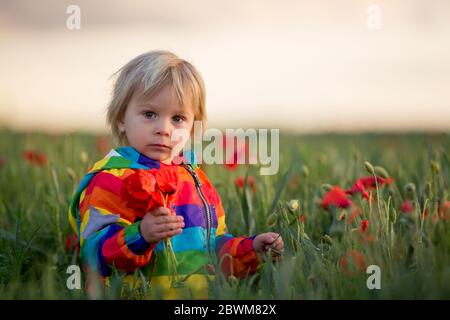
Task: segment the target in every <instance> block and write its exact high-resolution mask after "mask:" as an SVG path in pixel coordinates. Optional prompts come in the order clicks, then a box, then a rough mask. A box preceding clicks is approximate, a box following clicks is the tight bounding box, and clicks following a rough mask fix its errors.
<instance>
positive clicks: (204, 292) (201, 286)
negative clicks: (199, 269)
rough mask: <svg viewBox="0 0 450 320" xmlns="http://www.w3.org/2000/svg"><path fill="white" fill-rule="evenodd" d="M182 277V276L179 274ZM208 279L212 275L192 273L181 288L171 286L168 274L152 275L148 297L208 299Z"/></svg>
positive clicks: (210, 279)
mask: <svg viewBox="0 0 450 320" xmlns="http://www.w3.org/2000/svg"><path fill="white" fill-rule="evenodd" d="M180 277H182V276H180ZM208 279H209V281H213V280H214V276H213V275H203V274H193V275H191V276H190V277H189V278H188V279H187V280H186V281H185V282H184V286H183V287H181V288H171V287H170V283H171V277H170V276H158V277H153V278H152V280H151V283H150V288H151V290H150V292H151V293H150V296H149V298H150V299H168V300H173V299H208Z"/></svg>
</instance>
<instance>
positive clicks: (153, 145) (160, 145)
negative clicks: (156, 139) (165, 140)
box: [149, 143, 172, 150]
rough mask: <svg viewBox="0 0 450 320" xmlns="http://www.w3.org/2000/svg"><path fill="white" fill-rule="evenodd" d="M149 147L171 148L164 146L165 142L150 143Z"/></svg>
mask: <svg viewBox="0 0 450 320" xmlns="http://www.w3.org/2000/svg"><path fill="white" fill-rule="evenodd" d="M149 147H151V148H154V149H161V150H170V149H172V148H171V147H169V146H166V145H165V144H160V143H153V144H150V145H149Z"/></svg>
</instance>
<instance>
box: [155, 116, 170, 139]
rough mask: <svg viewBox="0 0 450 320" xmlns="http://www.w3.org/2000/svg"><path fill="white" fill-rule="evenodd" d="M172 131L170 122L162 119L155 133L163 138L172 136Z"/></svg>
mask: <svg viewBox="0 0 450 320" xmlns="http://www.w3.org/2000/svg"><path fill="white" fill-rule="evenodd" d="M171 130H172V128H171V123H170V121H168V120H165V119H161V120H160V121H159V122H158V124H157V126H156V130H155V133H156V134H158V135H162V136H170V132H171Z"/></svg>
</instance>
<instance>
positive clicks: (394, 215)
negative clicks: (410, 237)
mask: <svg viewBox="0 0 450 320" xmlns="http://www.w3.org/2000/svg"><path fill="white" fill-rule="evenodd" d="M389 219H390V220H391V222H392V223H395V222H396V221H397V211H396V210H395V209H393V210H392V211H390V212H389Z"/></svg>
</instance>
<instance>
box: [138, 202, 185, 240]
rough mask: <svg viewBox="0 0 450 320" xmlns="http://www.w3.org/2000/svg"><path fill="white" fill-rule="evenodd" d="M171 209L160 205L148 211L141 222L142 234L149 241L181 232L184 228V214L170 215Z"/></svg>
mask: <svg viewBox="0 0 450 320" xmlns="http://www.w3.org/2000/svg"><path fill="white" fill-rule="evenodd" d="M169 214H170V209H169V208H165V207H159V208H156V209H155V210H153V211H151V212H147V214H146V215H145V216H144V218H143V219H142V222H141V230H140V231H141V235H142V237H143V238H144V239H145V241H147V242H148V243H153V242H158V241H161V240H163V239H165V238H167V237H172V236H174V235H176V234H179V233H181V231H182V229H183V228H184V222H183V220H184V219H183V217H182V216H177V215H169Z"/></svg>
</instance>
